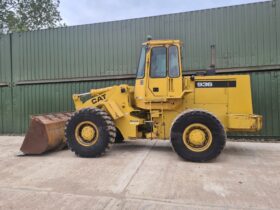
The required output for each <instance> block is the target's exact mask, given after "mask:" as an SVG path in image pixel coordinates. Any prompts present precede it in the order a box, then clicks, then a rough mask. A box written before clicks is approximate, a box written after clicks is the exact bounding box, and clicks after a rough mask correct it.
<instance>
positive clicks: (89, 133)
mask: <svg viewBox="0 0 280 210" xmlns="http://www.w3.org/2000/svg"><path fill="white" fill-rule="evenodd" d="M81 136H82V138H83V139H84V140H85V141H92V139H93V138H94V136H95V130H94V129H93V127H91V126H85V127H83V128H82V131H81Z"/></svg>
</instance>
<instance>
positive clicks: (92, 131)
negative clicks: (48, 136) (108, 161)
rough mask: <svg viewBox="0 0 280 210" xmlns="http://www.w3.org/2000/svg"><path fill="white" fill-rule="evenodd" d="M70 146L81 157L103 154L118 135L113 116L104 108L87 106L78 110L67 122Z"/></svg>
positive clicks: (67, 136)
mask: <svg viewBox="0 0 280 210" xmlns="http://www.w3.org/2000/svg"><path fill="white" fill-rule="evenodd" d="M65 137H66V142H67V145H68V147H69V148H70V149H71V150H72V151H73V152H75V154H76V155H77V156H80V157H98V156H100V155H102V154H103V153H104V152H105V150H106V149H107V148H109V147H110V144H111V143H114V141H115V137H116V128H115V124H114V122H113V120H112V118H111V117H110V116H109V115H108V114H107V113H106V112H105V111H103V110H101V109H97V108H87V109H82V110H79V111H77V112H76V113H75V114H74V115H73V116H72V117H71V118H70V119H69V120H68V121H67V123H66V126H65Z"/></svg>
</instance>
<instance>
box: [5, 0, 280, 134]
mask: <svg viewBox="0 0 280 210" xmlns="http://www.w3.org/2000/svg"><path fill="white" fill-rule="evenodd" d="M147 34H151V35H152V36H153V37H154V38H155V39H168V38H170V39H180V40H182V41H183V42H184V43H185V45H184V52H183V53H184V60H183V66H184V69H185V70H186V71H189V70H200V69H205V68H208V66H209V64H210V46H211V45H215V46H216V54H217V59H216V60H217V65H216V66H217V68H218V69H223V70H224V71H227V70H231V69H234V70H236V71H241V70H242V69H243V70H248V69H255V70H256V69H257V70H265V69H275V70H274V71H261V72H253V73H251V75H252V91H253V101H254V109H255V112H256V113H259V114H263V115H264V117H265V123H264V130H263V131H262V132H261V133H260V134H257V135H259V136H261V137H280V131H279V130H280V129H279V125H280V123H279V119H280V116H279V113H280V110H279V106H277V104H275V101H278V104H279V100H280V95H279V94H280V91H279V88H280V82H279V77H280V75H279V70H276V69H277V68H278V69H279V68H280V44H279V43H280V1H279V0H276V1H272V2H262V3H254V4H248V5H241V6H232V7H225V8H217V9H209V10H202V11H195V12H186V13H179V14H171V15H162V16H156V17H147V18H139V19H132V20H123V21H114V22H107V23H97V24H91V25H82V26H72V27H66V28H58V29H48V30H40V31H34V32H26V33H14V34H11V35H6V36H1V38H0V61H1V62H0V91H1V92H0V100H1V101H0V106H1V107H0V114H1V119H0V133H12V132H13V133H22V132H24V131H25V130H26V128H27V126H28V115H30V114H36V113H45V112H55V111H67V110H72V109H73V107H72V101H71V93H74V92H84V91H88V90H89V89H90V88H97V87H103V86H108V85H112V84H115V83H122V82H129V83H131V84H132V83H133V79H131V80H115V81H113V80H112V79H113V78H115V77H116V75H119V76H120V78H123V79H124V78H133V75H134V73H135V69H136V65H137V60H138V54H139V49H140V44H141V43H142V42H143V41H145V38H146V36H147ZM11 59H12V60H11ZM11 64H12V66H11ZM104 76H106V77H105V78H104ZM106 78H107V79H110V81H106V80H103V81H98V82H97V81H95V82H94V81H89V82H82V81H83V80H98V79H106ZM70 81H71V82H70ZM60 82H63V83H60ZM65 82H68V83H65ZM40 83H42V84H40ZM43 83H44V84H43ZM47 83H49V84H47ZM1 84H2V85H1ZM261 87H263V88H261ZM269 90H272V91H271V92H270V91H269ZM272 111H274V112H273V113H278V115H277V114H272Z"/></svg>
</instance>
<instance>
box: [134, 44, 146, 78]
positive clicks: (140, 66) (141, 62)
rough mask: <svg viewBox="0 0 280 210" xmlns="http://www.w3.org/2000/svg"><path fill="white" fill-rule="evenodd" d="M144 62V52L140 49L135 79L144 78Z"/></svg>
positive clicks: (143, 49) (143, 48)
mask: <svg viewBox="0 0 280 210" xmlns="http://www.w3.org/2000/svg"><path fill="white" fill-rule="evenodd" d="M145 62H146V50H145V47H142V49H141V53H140V59H139V64H138V70H137V75H136V78H137V79H142V78H143V77H144V76H145Z"/></svg>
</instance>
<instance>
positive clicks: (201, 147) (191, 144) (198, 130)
mask: <svg viewBox="0 0 280 210" xmlns="http://www.w3.org/2000/svg"><path fill="white" fill-rule="evenodd" d="M212 139H213V138H212V133H211V131H210V130H209V128H208V127H207V126H205V125H202V124H200V123H194V124H191V125H189V126H188V127H187V128H186V129H185V130H184V132H183V142H184V144H185V146H186V147H187V148H188V149H189V150H191V151H193V152H203V151H205V150H207V149H208V148H209V147H210V146H211V144H212Z"/></svg>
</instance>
